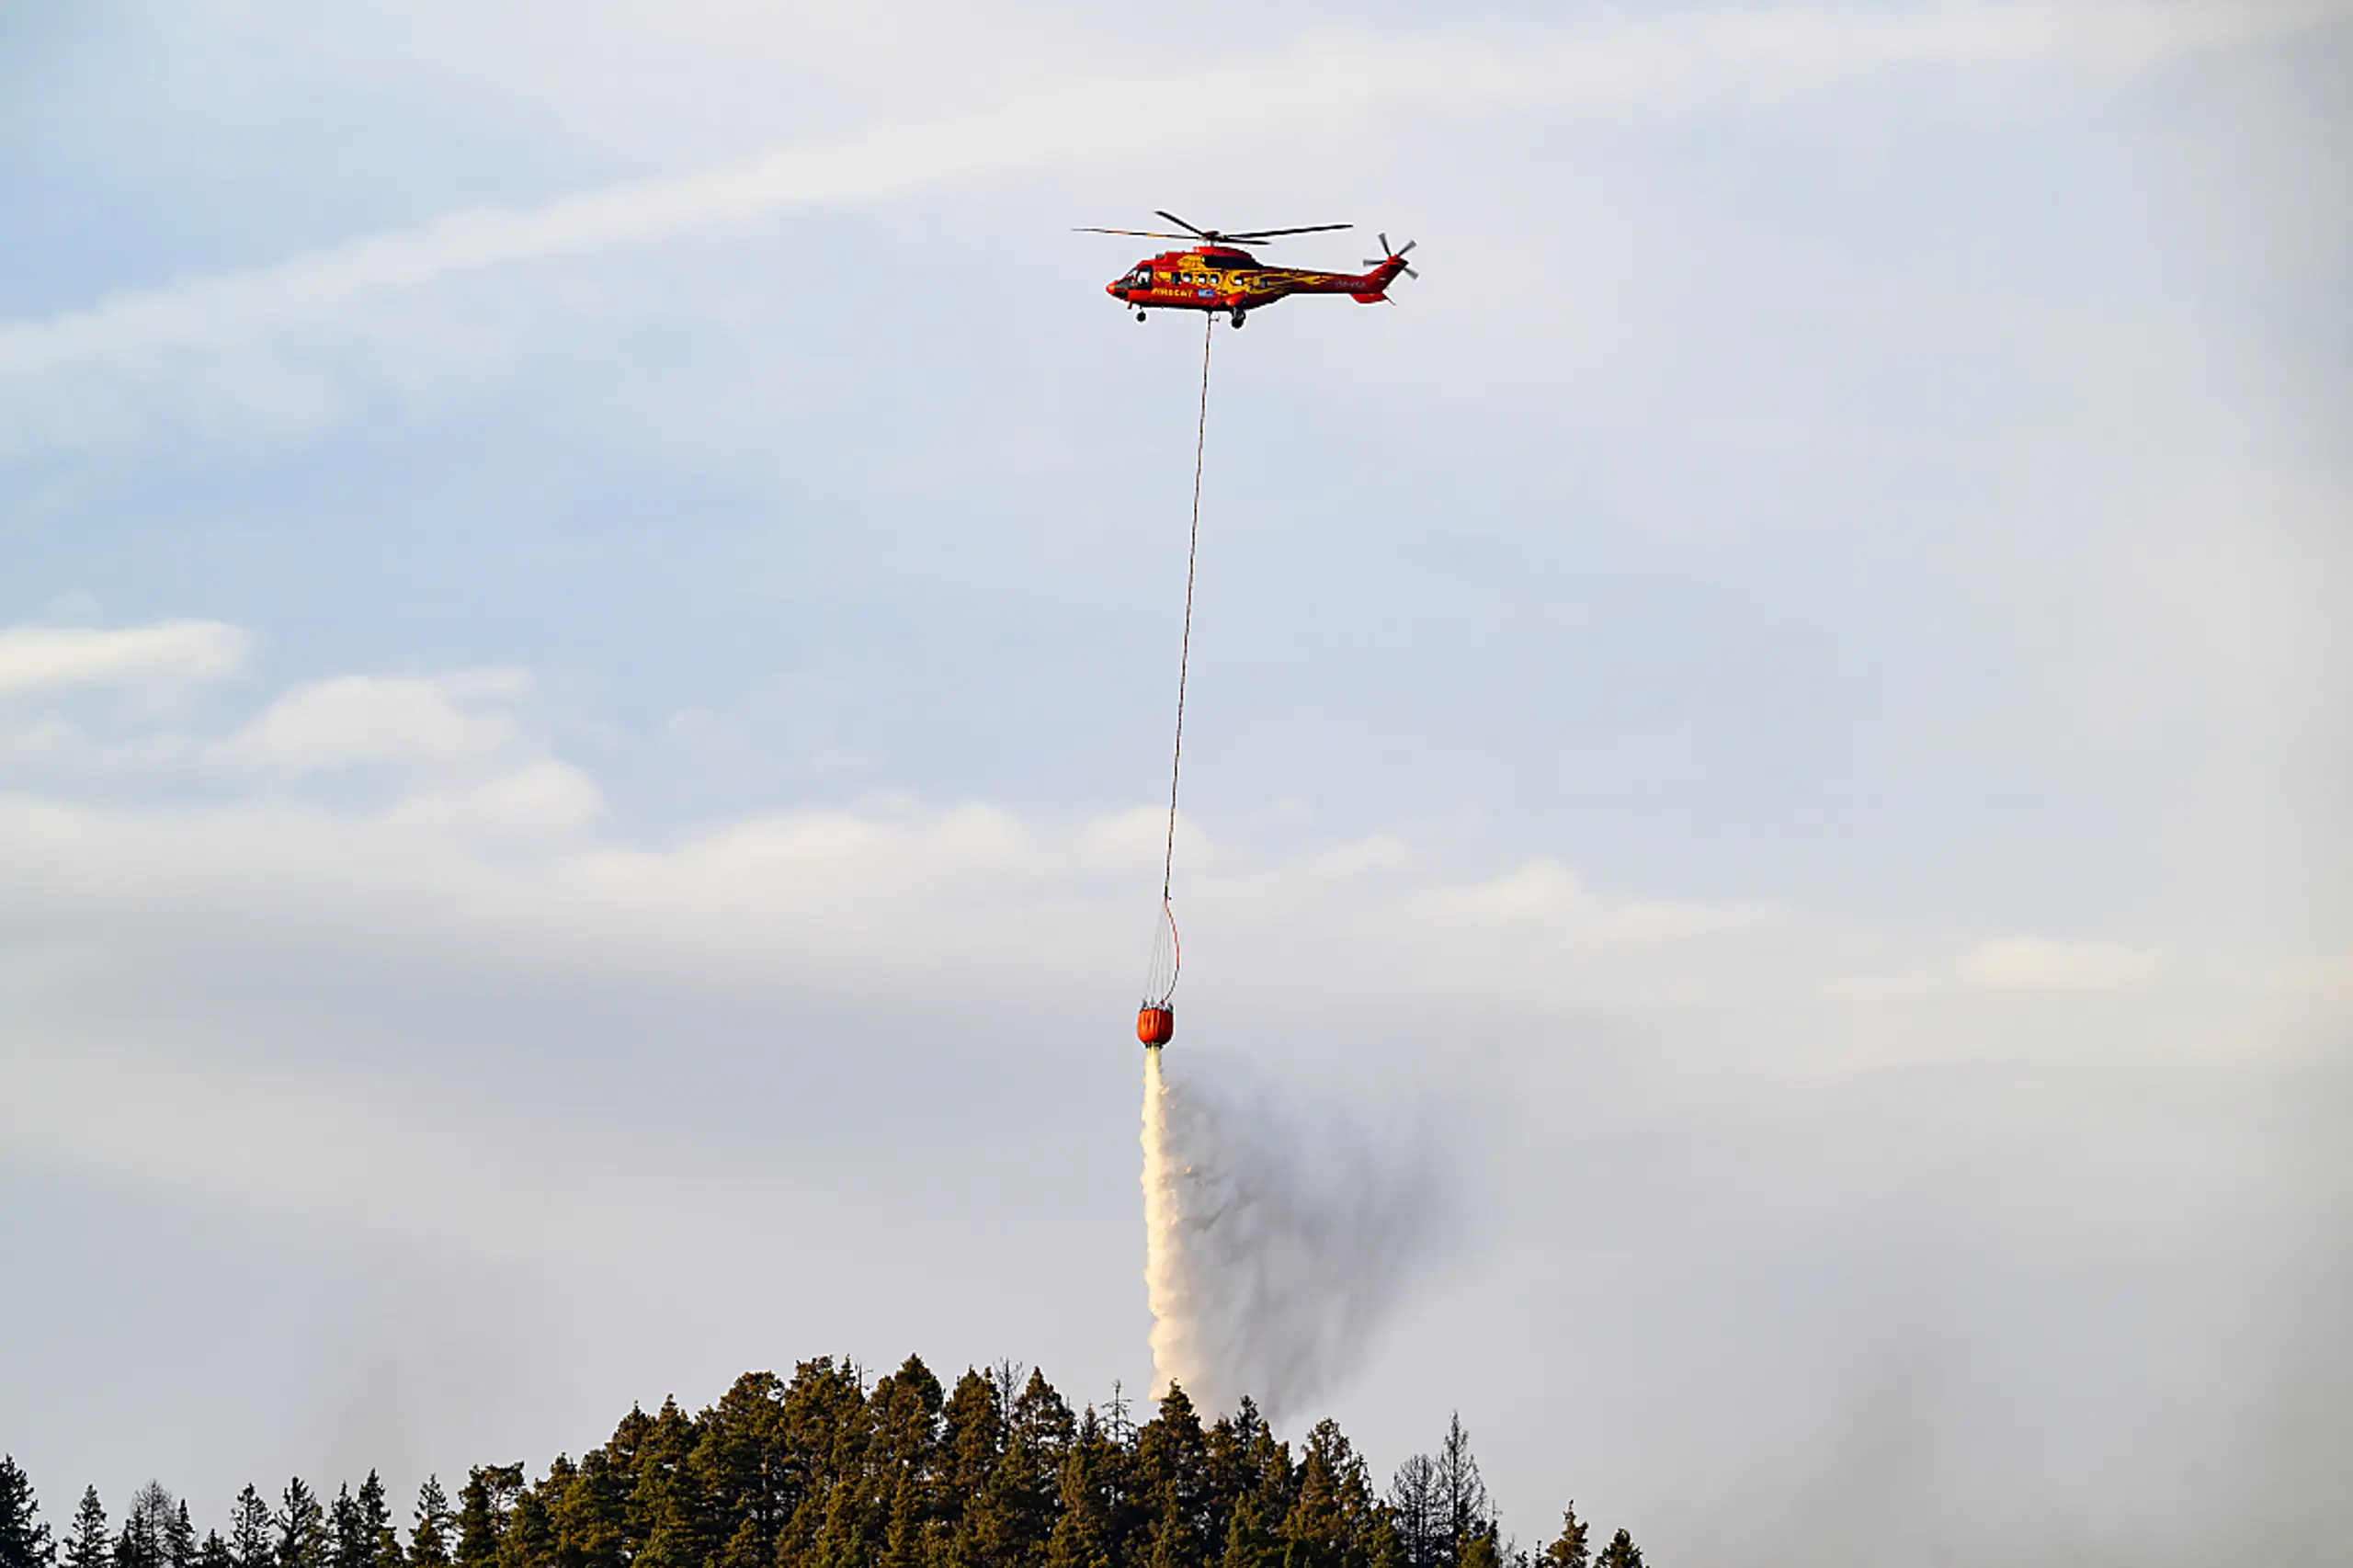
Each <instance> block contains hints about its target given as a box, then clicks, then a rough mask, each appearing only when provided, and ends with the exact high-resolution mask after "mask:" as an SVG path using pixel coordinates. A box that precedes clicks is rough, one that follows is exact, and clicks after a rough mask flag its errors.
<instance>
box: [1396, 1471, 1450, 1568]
mask: <svg viewBox="0 0 2353 1568" xmlns="http://www.w3.org/2000/svg"><path fill="white" fill-rule="evenodd" d="M1389 1511H1390V1518H1391V1521H1392V1525H1393V1527H1394V1528H1395V1529H1396V1531H1397V1544H1398V1546H1399V1547H1400V1548H1402V1549H1403V1551H1404V1558H1405V1568H1437V1564H1438V1561H1439V1558H1440V1554H1441V1553H1442V1552H1443V1551H1446V1550H1448V1549H1449V1548H1450V1547H1451V1546H1452V1544H1453V1542H1452V1539H1451V1527H1450V1524H1449V1522H1448V1521H1446V1519H1445V1509H1444V1508H1443V1507H1441V1506H1440V1505H1439V1501H1438V1466H1437V1465H1436V1464H1434V1463H1432V1462H1431V1460H1430V1457H1429V1455H1427V1454H1415V1455H1414V1456H1413V1457H1412V1458H1411V1459H1408V1460H1406V1461H1405V1462H1404V1464H1401V1465H1399V1466H1398V1467H1397V1474H1396V1476H1395V1477H1394V1478H1393V1479H1392V1481H1391V1482H1390V1483H1389Z"/></svg>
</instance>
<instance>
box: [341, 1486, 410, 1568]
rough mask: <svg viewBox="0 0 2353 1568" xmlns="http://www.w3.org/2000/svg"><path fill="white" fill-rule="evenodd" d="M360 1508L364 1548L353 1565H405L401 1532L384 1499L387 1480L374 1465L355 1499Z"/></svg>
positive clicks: (379, 1567)
mask: <svg viewBox="0 0 2353 1568" xmlns="http://www.w3.org/2000/svg"><path fill="white" fill-rule="evenodd" d="M354 1502H355V1504H356V1505H357V1506H358V1511H359V1531H358V1533H359V1539H360V1540H362V1541H363V1542H364V1543H365V1547H364V1550H363V1551H360V1552H359V1553H358V1555H357V1556H355V1558H354V1559H353V1568H402V1565H401V1538H400V1532H399V1531H398V1530H395V1529H394V1528H392V1506H391V1505H390V1504H388V1503H387V1502H385V1500H384V1483H383V1481H382V1479H381V1477H380V1476H378V1475H377V1473H376V1472H375V1471H374V1470H373V1469H372V1468H371V1469H370V1470H369V1471H368V1479H367V1480H365V1481H363V1482H361V1483H359V1494H358V1497H357V1498H356V1499H354Z"/></svg>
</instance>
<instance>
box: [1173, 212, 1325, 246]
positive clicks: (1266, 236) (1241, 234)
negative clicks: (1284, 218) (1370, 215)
mask: <svg viewBox="0 0 2353 1568" xmlns="http://www.w3.org/2000/svg"><path fill="white" fill-rule="evenodd" d="M1161 216H1162V217H1164V218H1165V217H1167V216H1168V214H1167V213H1165V212H1163V213H1162V214H1161ZM1176 221H1177V222H1180V223H1181V222H1184V220H1183V219H1182V218H1179V219H1177V220H1176ZM1355 227H1356V225H1355V224H1354V223H1310V224H1308V225H1307V226H1306V227H1305V228H1303V229H1243V230H1237V231H1236V232H1234V233H1230V234H1228V235H1226V236H1225V237H1226V238H1227V239H1229V240H1271V239H1273V238H1274V237H1275V236H1276V235H1278V234H1321V233H1328V232H1329V231H1331V230H1333V229H1353V228H1355Z"/></svg>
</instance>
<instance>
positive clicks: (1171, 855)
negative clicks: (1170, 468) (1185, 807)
mask: <svg viewBox="0 0 2353 1568" xmlns="http://www.w3.org/2000/svg"><path fill="white" fill-rule="evenodd" d="M1216 328H1217V317H1216V316H1215V315H1213V314H1210V313H1207V312H1204V313H1203V314H1202V316H1201V420H1200V426H1199V429H1198V430H1196V431H1195V432H1194V435H1193V528H1192V538H1191V540H1190V541H1189V542H1188V543H1187V545H1186V546H1185V641H1184V642H1183V644H1182V645H1181V648H1180V650H1179V652H1178V653H1177V655H1176V744H1174V745H1172V746H1171V747H1170V748H1169V756H1168V850H1167V853H1166V854H1165V856H1164V857H1163V858H1162V859H1161V863H1160V903H1161V907H1162V908H1163V909H1165V908H1166V907H1167V906H1168V889H1169V884H1170V882H1171V881H1173V879H1174V876H1175V873H1176V778H1177V775H1178V773H1179V772H1180V771H1181V770H1182V769H1183V767H1184V766H1185V676H1186V675H1187V673H1188V671H1189V670H1190V668H1191V666H1192V663H1193V566H1194V563H1195V562H1197V561H1199V559H1200V553H1201V455H1202V453H1204V452H1205V451H1207V450H1208V449H1209V439H1210V340H1211V337H1212V336H1213V335H1214V334H1215V332H1216Z"/></svg>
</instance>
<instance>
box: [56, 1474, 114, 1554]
mask: <svg viewBox="0 0 2353 1568" xmlns="http://www.w3.org/2000/svg"><path fill="white" fill-rule="evenodd" d="M63 1555H64V1558H65V1568H108V1563H109V1562H111V1560H112V1557H113V1553H112V1551H109V1550H108V1542H107V1511H106V1508H105V1507H104V1506H102V1505H101V1504H100V1503H99V1502H98V1489H97V1487H95V1486H90V1487H85V1488H84V1489H83V1492H82V1506H80V1507H79V1508H77V1509H75V1510H74V1528H73V1529H72V1530H71V1531H70V1532H69V1533H68V1534H67V1535H66V1537H65V1551H64V1554H63Z"/></svg>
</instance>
